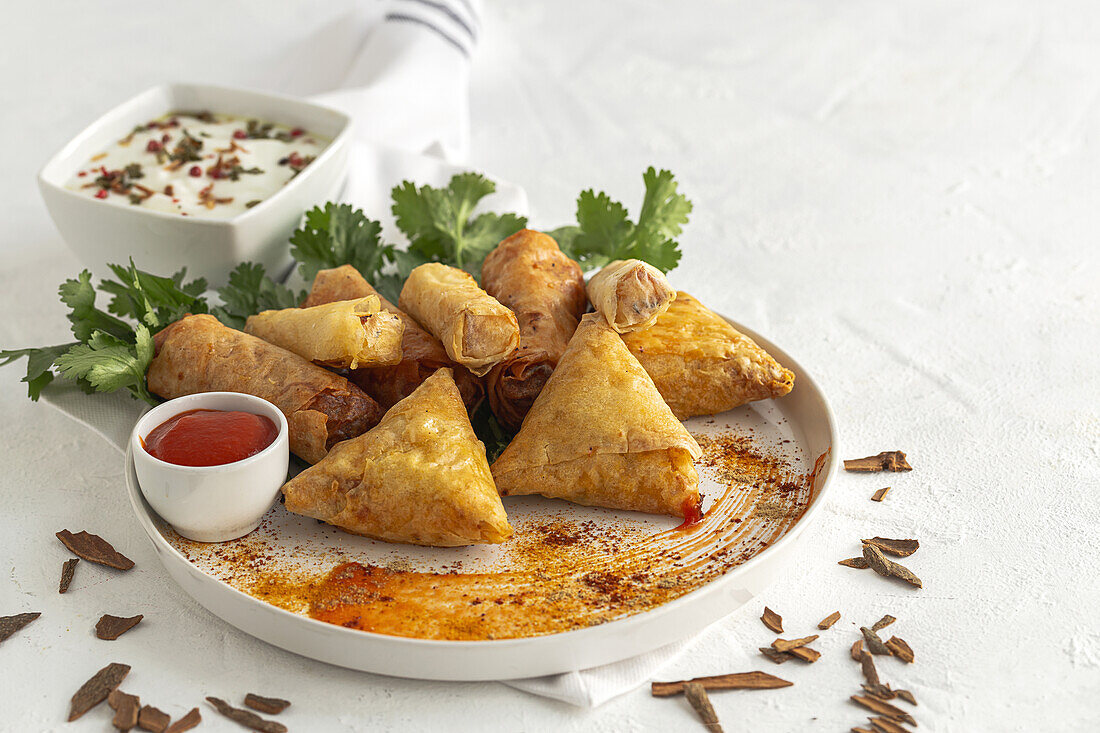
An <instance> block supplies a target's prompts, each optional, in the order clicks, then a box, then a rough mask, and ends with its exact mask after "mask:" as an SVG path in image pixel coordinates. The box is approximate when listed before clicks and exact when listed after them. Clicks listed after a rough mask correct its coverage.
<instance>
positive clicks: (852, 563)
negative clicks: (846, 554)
mask: <svg viewBox="0 0 1100 733" xmlns="http://www.w3.org/2000/svg"><path fill="white" fill-rule="evenodd" d="M837 565H843V566H844V567H846V568H856V569H857V570H866V569H867V568H869V567H871V564H870V563H869V562H867V559H866V558H863V557H850V558H848V559H847V560H838V561H837Z"/></svg>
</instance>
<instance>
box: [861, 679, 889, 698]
mask: <svg viewBox="0 0 1100 733" xmlns="http://www.w3.org/2000/svg"><path fill="white" fill-rule="evenodd" d="M860 687H862V688H863V689H864V690H866V691H867V694H868V695H870V696H871V697H877V698H878V699H879V700H893V699H894V698H895V697H897V693H896V692H894V691H893V690H891V689H890V685H884V684H882V683H881V682H880V683H879V684H877V685H869V684H867V683H866V682H864V683H863V684H862V685H860Z"/></svg>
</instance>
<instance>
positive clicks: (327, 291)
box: [302, 265, 482, 410]
mask: <svg viewBox="0 0 1100 733" xmlns="http://www.w3.org/2000/svg"><path fill="white" fill-rule="evenodd" d="M371 295H375V296H378V300H379V302H380V303H381V306H382V310H384V311H386V312H387V313H392V314H393V315H395V316H397V317H398V318H400V319H401V322H402V323H403V324H405V331H404V333H403V334H402V335H401V361H400V362H398V363H397V364H395V365H393V366H386V367H372V368H368V369H355V370H352V371H351V372H349V373H348V379H350V380H351V381H352V382H354V383H355V384H357V385H359V386H360V387H361V388H362V389H363V391H364V392H366V393H367V394H369V395H370V396H371V397H373V398H374V399H375V400H377V401H378V404H380V405H381V406H382V409H384V410H388V409H390V408H391V407H393V406H394V405H395V404H397V403H398V402H400V401H401V400H403V399H405V398H406V397H408V396H409V395H411V394H412V393H413V391H414V390H415V389H416V388H417V387H419V386H420V384H421V383H422V382H423V381H424V380H425V379H427V378H428V377H430V376H431V375H432V374H434V373H435V371H436V370H437V369H439V368H441V367H455V366H457V365H456V364H455V363H454V362H453V361H451V360H450V358H449V357H448V356H447V352H446V351H445V350H444V348H443V344H441V343H439V339H437V338H436V337H435V336H432V335H431V334H430V333H428V332H427V331H425V330H424V329H423V328H421V327H420V324H418V323H417V322H416V321H414V320H413V319H412V318H411V317H410V316H409V315H408V314H407V313H405V312H404V311H401V310H399V309H398V308H397V306H395V305H394V304H393V303H391V302H390V301H388V300H386V299H385V298H383V297H382V296H381V295H380V294H379V293H378V291H376V290H375V289H374V288H373V287H371V284H370V283H368V282H367V281H366V280H365V279H364V278H363V276H362V275H360V274H359V271H358V270H356V269H355V268H354V267H352V266H351V265H343V266H341V267H336V268H333V269H331V270H321V271H320V272H318V273H317V277H315V278H314V279H313V287H312V288H311V289H310V291H309V297H308V298H306V300H305V302H304V303H303V304H302V307H303V308H312V307H314V306H318V305H324V304H325V303H332V302H335V301H338V300H353V299H355V298H365V297H368V296H371ZM454 380H455V384H456V385H457V386H458V391H459V394H461V395H462V401H463V402H464V403H465V404H466V407H467V408H468V409H471V408H473V407H474V405H476V404H477V403H478V402H479V401H480V400H481V395H482V386H481V382H480V381H479V380H478V379H477V377H475V376H474V375H473V374H470V373H469V372H468V371H466V370H465V369H460V368H456V369H454Z"/></svg>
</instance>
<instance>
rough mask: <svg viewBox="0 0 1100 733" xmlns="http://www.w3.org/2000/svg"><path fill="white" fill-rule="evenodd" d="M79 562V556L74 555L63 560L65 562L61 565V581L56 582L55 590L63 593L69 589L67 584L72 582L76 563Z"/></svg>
mask: <svg viewBox="0 0 1100 733" xmlns="http://www.w3.org/2000/svg"><path fill="white" fill-rule="evenodd" d="M78 562H80V558H78V557H74V558H70V559H69V560H66V561H65V564H64V565H62V566H61V581H60V582H59V583H58V584H57V592H58V593H64V592H65V591H67V590H68V589H69V584H70V583H72V582H73V573H75V572H76V564H77V563H78Z"/></svg>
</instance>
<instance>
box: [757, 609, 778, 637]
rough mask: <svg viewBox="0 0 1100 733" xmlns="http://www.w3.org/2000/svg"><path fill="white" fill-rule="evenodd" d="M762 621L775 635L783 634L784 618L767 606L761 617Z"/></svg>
mask: <svg viewBox="0 0 1100 733" xmlns="http://www.w3.org/2000/svg"><path fill="white" fill-rule="evenodd" d="M760 620H761V621H763V622H764V625H765V626H767V627H768V628H769V629H771V630H772V631H774V632H775V633H777V634H782V633H783V617H782V616H780V615H779V614H778V613H776V612H775V611H773V610H771V609H770V608H768V607H767V606H764V615H762V616H761V617H760Z"/></svg>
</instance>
